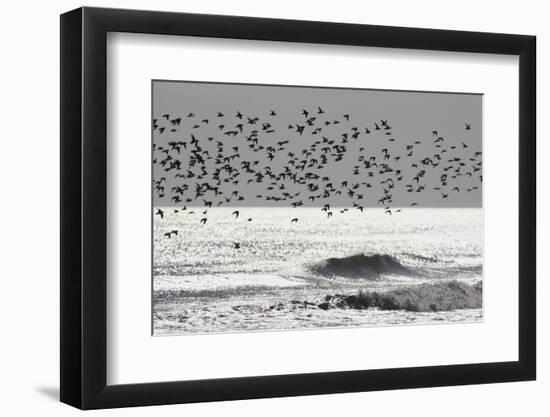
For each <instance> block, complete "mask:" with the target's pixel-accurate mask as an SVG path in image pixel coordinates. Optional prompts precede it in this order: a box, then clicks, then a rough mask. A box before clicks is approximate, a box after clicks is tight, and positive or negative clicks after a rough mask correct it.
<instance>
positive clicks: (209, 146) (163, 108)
mask: <svg viewBox="0 0 550 417" xmlns="http://www.w3.org/2000/svg"><path fill="white" fill-rule="evenodd" d="M152 94H153V97H152V100H153V119H157V125H158V128H157V129H155V130H154V131H153V143H154V145H155V147H156V148H155V150H154V152H153V159H154V160H156V163H154V164H153V177H154V180H157V181H158V180H159V179H160V178H161V177H164V178H166V181H165V182H164V183H163V184H162V186H164V196H163V197H161V195H162V192H161V191H160V190H157V191H156V192H154V204H155V205H156V206H169V205H179V206H182V205H183V204H186V205H188V206H193V205H203V200H207V201H213V202H214V205H216V203H217V202H218V201H222V202H223V204H224V206H279V205H281V206H289V205H290V204H291V202H295V201H302V202H303V204H304V206H323V205H324V204H325V203H329V204H331V205H332V206H341V207H346V206H351V205H352V204H353V202H355V203H357V204H361V205H363V206H365V207H373V206H393V207H397V206H410V205H411V203H417V204H418V206H419V207H480V206H481V181H480V175H481V173H482V171H481V169H480V168H481V164H480V162H481V160H482V157H481V155H477V156H475V155H474V154H475V152H478V151H479V152H480V151H481V150H482V138H481V132H482V126H481V123H482V95H480V94H456V93H426V92H409V91H389V90H364V89H340V88H319V87H294V86H270V85H248V84H225V83H223V84H222V83H197V82H178V81H176V82H174V81H153V92H152ZM318 107H321V108H322V110H323V113H322V114H318ZM303 109H306V110H307V111H308V112H309V114H308V117H307V118H310V117H315V118H316V119H315V120H313V121H310V122H311V123H312V125H311V126H310V125H308V124H307V123H306V120H307V118H306V117H305V116H304V115H303V114H302V110H303ZM271 110H274V111H275V112H276V116H272V115H270V112H271ZM218 112H220V113H223V117H218V116H217V113H218ZM237 112H240V113H242V114H243V118H242V120H239V119H238V118H237V117H236V114H237ZM189 113H193V114H194V116H193V117H187V116H188V114H189ZM164 114H169V120H173V119H175V118H181V123H180V124H179V125H173V124H172V123H171V122H170V121H169V120H166V119H165V118H163V117H162V115H164ZM344 115H349V121H348V120H346V119H345V118H344ZM255 117H257V118H258V119H259V120H258V121H257V122H256V123H254V124H249V123H248V118H251V119H254V118H255ZM204 119H208V123H206V122H204V121H203V120H204ZM381 119H384V120H387V124H388V125H389V126H390V127H391V129H388V130H385V129H384V126H383V124H382V123H381ZM326 121H329V122H330V124H328V125H327V124H325V122H326ZM334 121H338V122H339V123H334ZM263 123H269V124H270V126H268V127H264V128H263V127H262V124H263ZM375 123H376V124H378V126H379V127H380V128H381V129H380V130H376V126H375ZM466 123H467V124H469V125H470V126H471V129H470V130H466V128H465V124H466ZM237 124H243V126H242V129H243V132H242V133H241V132H240V129H239V127H236V125H237ZM220 125H224V127H223V129H219V126H220ZM289 125H292V129H290V128H289ZM297 125H298V126H304V131H303V134H302V135H300V134H299V133H298V132H297V131H296V126H297ZM196 126H199V127H196ZM161 127H165V130H164V131H163V132H162V133H160V130H159V128H161ZM354 127H356V128H357V132H359V135H358V137H357V139H354V138H353V137H352V135H353V134H354V133H355V132H356V131H355V130H353V129H352V128H354ZM172 128H173V129H176V132H171V131H170V130H171V129H172ZM365 128H367V129H369V131H370V133H368V134H367V133H366V131H365ZM316 129H321V130H317V133H316V134H314V132H315V130H316ZM252 130H257V131H258V134H257V140H258V142H257V144H256V145H255V147H254V149H250V147H249V145H250V144H251V142H250V141H247V139H246V137H247V136H248V137H250V136H249V135H250V133H251V131H252ZM270 130H273V131H274V132H272V133H269V132H268V131H270ZM228 131H237V132H238V134H237V135H235V136H229V135H226V134H224V133H226V132H228ZM433 131H437V134H436V135H434V134H433ZM386 133H389V134H386ZM191 135H193V136H194V137H195V138H196V140H197V141H198V143H197V145H198V146H199V151H198V152H200V153H201V155H202V156H204V157H205V161H204V164H203V163H197V164H195V166H193V167H190V165H189V158H190V156H192V154H191V153H190V152H189V151H190V150H191V149H195V150H196V149H197V148H196V147H195V145H193V144H191V143H190V141H191ZM345 135H347V138H346V137H345ZM209 137H211V138H213V139H212V140H211V141H209V140H208V138H209ZM323 137H324V138H326V139H324V141H325V142H324V143H323ZM438 138H443V139H442V140H441V139H440V140H439V141H438V142H436V143H434V141H436V140H437V139H438ZM390 139H394V140H393V141H392V140H390ZM178 141H180V142H186V145H185V146H186V147H187V148H186V149H184V148H183V147H181V149H180V153H179V154H178V153H177V151H176V150H175V149H171V147H170V145H169V144H168V143H169V142H178ZM218 141H220V142H221V143H222V145H221V146H222V147H223V148H218V144H217V142H218ZM280 141H288V143H284V144H283V145H278V144H277V142H280ZM315 141H321V143H320V144H318V145H316V146H314V147H313V148H312V145H314V142H315ZM327 141H334V143H332V144H329V143H327ZM416 141H420V142H421V143H420V144H415V142H416ZM336 145H338V146H341V148H340V150H337V148H331V147H332V146H336ZM407 145H413V148H412V155H410V156H408V155H407V153H409V152H410V150H407V148H406V147H407ZM437 145H440V147H439V148H438V147H436V146H437ZM159 147H160V148H161V149H162V148H164V149H168V150H169V151H168V153H166V150H165V151H164V153H163V152H162V150H159ZM233 147H237V149H238V150H237V151H235V150H233V149H232V148H233ZM261 147H263V149H262V148H261ZM269 147H273V148H275V150H269V149H268V148H269ZM327 147H328V148H330V150H329V149H326V148H327ZM452 147H455V148H454V149H452ZM281 148H284V149H281ZM323 148H325V149H324V150H323ZM344 148H345V149H344ZM383 149H387V152H386V151H382V150H383ZM220 150H221V151H220ZM304 150H305V151H306V152H307V151H309V152H310V154H304V153H303V152H304ZM204 151H206V153H204ZM442 151H443V152H442ZM289 152H290V153H292V154H293V155H294V156H289V155H288V154H289ZM339 152H340V153H342V159H341V160H340V161H336V160H335V159H336V155H337V153H339ZM270 154H271V155H273V160H272V161H270V160H269V159H267V158H268V156H269V155H270ZM385 154H389V157H388V158H387V159H384V155H385ZM167 155H170V158H172V159H169V160H168V161H167V162H166V164H165V166H164V168H163V167H162V166H161V165H160V162H161V161H162V160H163V159H165V158H166V156H167ZM220 155H223V156H231V155H235V156H234V157H233V158H232V159H231V160H229V161H225V162H222V163H217V162H216V157H217V156H220ZM323 155H324V156H323ZM435 155H439V157H440V158H441V159H440V160H439V159H438V158H439V157H435ZM209 156H210V157H211V159H208V157H209ZM294 158H295V159H296V161H295V163H294V165H291V164H289V161H290V160H291V159H294ZM323 158H326V161H324V160H323ZM372 158H375V159H372ZM396 158H397V159H396ZM425 158H429V159H430V160H431V161H427V160H426V159H425ZM471 158H473V160H470V159H471ZM175 159H179V160H180V161H181V170H177V169H170V170H168V171H166V170H165V168H166V167H169V165H170V163H171V162H172V161H174V160H175ZM303 160H305V161H306V162H305V163H304V165H305V166H304V169H303V170H302V169H301V165H300V162H301V161H303ZM449 160H451V161H449ZM243 161H248V162H250V163H251V164H253V163H254V162H255V161H258V162H257V164H256V165H252V166H253V170H254V172H261V173H263V174H265V172H266V167H267V172H271V173H272V175H275V176H277V175H278V174H280V173H282V172H284V171H285V170H287V171H289V170H290V171H291V172H293V173H296V174H297V175H298V178H300V177H303V176H304V175H305V174H306V173H310V174H311V175H312V176H311V177H308V178H307V179H305V180H304V181H301V182H302V183H300V182H298V183H295V181H292V180H290V179H289V178H288V177H287V176H285V177H278V178H276V179H274V178H269V175H264V176H263V177H262V178H261V181H260V182H257V179H258V177H257V176H255V175H254V173H251V172H248V173H247V172H245V169H243V168H242V165H241V164H242V162H243ZM369 161H370V162H373V163H374V164H377V165H369ZM422 161H424V163H423V162H422ZM218 162H219V161H218ZM432 162H433V164H432ZM226 163H227V164H228V165H229V166H230V167H232V168H235V171H234V172H233V174H229V172H227V176H229V175H232V176H231V178H230V179H228V181H223V179H225V178H226V172H225V171H223V172H222V173H221V174H220V177H221V180H220V183H219V186H218V190H219V194H218V195H215V193H214V192H213V191H211V190H210V191H209V190H207V189H206V188H205V189H204V190H205V194H204V195H201V196H200V197H199V198H198V199H196V198H195V188H196V184H197V183H199V184H205V183H208V184H211V185H215V182H216V180H215V179H214V178H212V175H213V173H215V172H216V169H218V168H219V167H221V166H222V165H224V164H226ZM413 164H416V165H417V166H413ZM434 164H435V166H434ZM461 164H463V165H461ZM476 164H477V165H476ZM202 165H203V166H204V170H203V169H202V168H201V166H202ZM297 166H298V168H296V167H297ZM319 166H321V168H319ZM285 167H288V168H285ZM356 167H358V168H356ZM237 170H238V171H237ZM398 171H401V172H400V173H399V172H398ZM422 171H424V172H423V173H422ZM189 172H191V173H192V174H191V175H192V176H190V175H189ZM201 172H202V174H201ZM235 172H239V175H237V176H233V175H235ZM176 174H178V177H176ZM419 174H420V175H419ZM317 175H318V176H319V177H318V178H316V176H317ZM442 175H446V178H445V177H443V179H442ZM455 175H456V178H453V176H455ZM201 176H202V178H201ZM415 177H417V179H415ZM323 178H325V180H324V181H323ZM389 178H391V180H388V179H389ZM398 178H400V179H398ZM235 181H238V182H237V183H235ZM272 181H273V182H275V184H270V183H271V182H272ZM346 181H347V184H346V185H342V182H346ZM382 181H385V182H384V183H381V182H382ZM392 181H393V184H394V186H393V188H389V187H388V186H389V184H390V183H391V182H392ZM309 184H313V185H312V189H311V190H309V189H308V188H307V187H308V185H309ZM327 184H332V186H329V187H328V189H329V194H330V195H329V196H328V197H326V196H327V194H324V195H325V197H319V196H321V195H322V194H323V192H324V190H325V188H326V187H327ZM367 184H368V185H369V186H367ZM355 185H356V188H353V186H355ZM407 185H410V186H412V187H410V186H407ZM182 186H183V187H184V188H185V187H189V189H188V190H185V191H184V193H183V194H180V198H181V199H182V202H177V203H176V202H173V201H171V197H172V196H174V194H173V193H172V192H171V189H172V187H182ZM419 186H420V187H423V188H422V189H420V190H419V191H417V190H418V187H419ZM268 187H273V189H272V190H268V189H267V188H268ZM316 187H318V188H316ZM454 187H458V189H459V190H460V191H456V189H455V190H454V191H453V188H454ZM473 187H478V188H477V189H473V190H472V188H473ZM434 188H440V189H439V190H437V189H434ZM350 189H352V191H353V192H354V194H353V196H351V197H350V196H349V194H348V192H349V190H350ZM411 189H412V191H409V190H411ZM333 190H334V191H333ZM338 190H339V191H340V192H341V195H340V194H339V193H338V192H337V191H338ZM468 190H470V191H468ZM283 193H289V194H291V195H294V194H295V193H300V194H298V195H297V196H296V197H292V198H286V199H283V198H284V194H283ZM444 194H445V195H447V197H446V198H443V195H444ZM257 195H261V196H262V197H260V198H258V197H256V196H257ZM388 195H389V196H391V197H390V198H389V199H388V200H386V201H384V202H382V203H379V200H380V198H382V197H384V196H388ZM239 196H240V197H242V199H241V200H240V201H239V200H238V197H239ZM269 196H270V197H274V198H269ZM309 196H318V197H317V198H315V199H314V200H313V201H311V200H310V199H309ZM359 196H361V199H358V198H359ZM266 197H268V198H266ZM224 198H230V201H229V202H227V201H225V200H224ZM186 199H192V201H186Z"/></svg>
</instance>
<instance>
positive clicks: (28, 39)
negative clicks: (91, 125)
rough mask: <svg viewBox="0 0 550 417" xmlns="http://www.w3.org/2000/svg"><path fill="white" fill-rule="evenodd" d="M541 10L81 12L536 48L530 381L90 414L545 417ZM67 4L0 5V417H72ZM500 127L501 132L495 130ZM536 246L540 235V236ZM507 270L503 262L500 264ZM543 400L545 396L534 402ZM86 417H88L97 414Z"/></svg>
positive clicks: (526, 0) (544, 29)
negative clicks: (65, 198) (62, 333)
mask: <svg viewBox="0 0 550 417" xmlns="http://www.w3.org/2000/svg"><path fill="white" fill-rule="evenodd" d="M545 3H546V2H542V1H535V0H533V1H531V0H523V1H514V2H508V1H503V0H501V1H483V2H480V1H470V0H462V1H460V2H444V1H427V0H414V1H410V0H409V1H407V0H404V1H376V2H374V1H370V2H369V1H357V2H352V1H346V0H339V1H335V2H321V1H319V0H317V1H314V0H311V1H309V0H308V1H299V0H293V1H283V0H278V1H270V2H261V1H258V0H256V1H254V0H232V1H223V0H201V1H195V2H182V1H169V0H156V1H154V2H153V1H151V0H150V1H144V0H133V1H132V0H125V1H118V2H115V1H93V0H88V1H87V3H86V5H88V6H103V7H122V8H138V9H157V10H168V11H181V12H198V13H216V14H237V15H248V16H263V17H279V18H292V19H309V20H326V21H340V22H350V23H370V24H380V25H395V26H416V27H426V28H440V29H460V30H474V31H490V32H509V33H521V34H532V35H536V36H537V37H538V89H537V91H538V120H539V126H538V127H539V129H538V137H539V144H540V146H539V149H538V155H539V156H538V160H539V186H538V192H539V224H538V228H539V250H538V254H539V259H540V261H539V275H538V276H539V286H538V294H539V295H538V300H539V303H538V305H539V307H538V313H539V316H538V317H539V321H538V331H539V333H538V334H539V339H538V349H539V355H538V357H539V358H538V359H539V366H538V375H539V376H538V381H537V382H527V383H508V384H497V385H484V386H467V387H451V388H432V389H422V390H405V391H389V392H377V393H360V394H346V395H325V396H314V397H301V398H290V399H289V398H287V399H270V400H255V401H237V402H230V403H210V404H194V405H180V406H165V407H146V408H140V409H122V410H110V411H100V412H98V413H97V414H99V415H113V414H115V413H116V414H117V415H132V416H134V415H139V416H146V415H155V416H156V415H161V416H162V415H181V414H184V413H185V414H187V415H193V416H214V415H221V414H223V415H225V416H233V415H235V416H237V415H238V416H255V415H260V414H261V415H298V414H302V415H304V414H305V415H309V414H314V415H317V416H320V415H322V416H324V415H327V416H328V415H334V414H337V413H343V414H347V413H360V414H362V415H368V414H375V415H377V414H379V415H407V416H426V417H427V416H441V415H444V416H446V417H447V416H448V417H452V416H461V417H463V416H465V415H468V416H470V415H480V416H481V415H484V414H486V415H499V416H507V415H518V414H520V413H521V414H524V415H531V416H542V415H548V412H549V411H550V405H549V401H548V392H550V382H549V378H550V365H549V360H548V355H549V353H548V352H550V350H549V336H550V326H548V323H547V320H548V318H549V317H550V308H549V305H550V304H549V303H548V302H546V303H545V299H546V298H547V297H550V285H549V283H548V280H547V278H548V273H549V272H550V269H549V267H548V262H546V260H545V259H544V258H545V256H547V252H548V250H549V249H550V246H549V239H548V232H549V226H550V225H549V222H548V220H547V218H544V216H543V215H541V213H542V212H543V211H544V210H545V209H549V208H550V204H549V203H550V202H549V201H548V200H549V194H550V193H549V192H548V190H543V185H544V184H545V183H547V182H546V181H545V180H547V179H548V177H549V175H550V168H549V165H547V166H546V167H541V165H542V162H543V161H545V160H546V158H545V155H546V156H550V154H549V152H550V151H549V149H548V144H543V143H542V142H543V141H542V138H543V137H544V136H545V133H547V131H548V129H547V126H545V125H544V123H543V120H542V119H543V114H545V113H544V110H545V107H544V105H545V103H544V102H543V100H544V99H546V97H548V96H549V93H550V91H549V83H548V82H547V80H546V77H545V75H544V73H545V72H546V74H549V71H548V67H549V66H548V61H549V59H550V48H549V47H548V42H549V41H550V26H549V25H548V18H547V17H548V10H545V9H546V8H545ZM81 5H82V3H80V2H78V1H72V0H59V1H56V2H55V3H54V2H39V1H26V2H24V1H10V2H4V4H3V5H2V18H1V22H0V30H1V32H2V33H1V35H2V36H1V37H0V42H1V45H2V47H1V49H0V56H1V65H0V72H1V74H2V77H1V78H0V80H1V81H2V88H1V89H0V106H1V109H0V121H1V129H0V132H2V133H1V134H0V154H1V159H0V170H1V175H0V181H1V182H0V184H1V187H2V188H1V190H2V193H1V195H2V196H3V204H1V205H0V244H1V248H0V249H1V251H0V253H1V254H2V256H1V261H0V262H1V263H0V265H1V267H0V271H1V272H0V280H1V283H2V285H1V286H0V294H1V301H0V323H1V331H2V339H1V342H0V398H1V400H0V410H1V414H3V415H7V416H11V415H36V414H38V413H39V414H40V415H60V416H64V415H73V414H76V413H77V411H76V410H75V409H72V408H70V407H68V406H66V405H62V404H60V403H58V402H57V395H58V389H59V388H58V378H59V371H58V368H59V361H58V355H59V354H58V349H59V343H58V339H59V325H58V311H59V294H58V293H59V285H58V282H59V278H58V277H59V214H58V213H59V185H58V184H59V17H58V15H59V14H60V13H62V12H64V11H67V10H70V9H73V8H76V7H79V6H81ZM504 123H505V121H504ZM543 235H544V236H543ZM505 261H506V260H505V259H503V262H505ZM544 394H546V395H544ZM97 414H96V413H94V415H97Z"/></svg>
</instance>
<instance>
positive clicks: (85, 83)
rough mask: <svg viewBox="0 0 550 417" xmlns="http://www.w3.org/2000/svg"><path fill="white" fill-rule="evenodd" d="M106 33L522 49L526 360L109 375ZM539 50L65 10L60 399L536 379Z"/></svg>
mask: <svg viewBox="0 0 550 417" xmlns="http://www.w3.org/2000/svg"><path fill="white" fill-rule="evenodd" d="M108 32H130V33H146V34H162V35H174V36H179V35H185V36H198V37H214V38H234V39H253V40H269V41H285V42H304V43H318V44H332V45H355V46H370V47H381V48H404V49H420V50H440V51H456V52H475V53H490V54H506V55H516V56H518V57H519V106H518V108H519V132H518V137H519V155H518V158H519V271H518V273H519V293H518V298H519V321H518V323H519V329H518V332H519V346H518V349H519V350H518V352H519V357H518V360H517V361H512V362H495V363H477V364H467V365H459V364H456V365H455V364H449V365H445V366H428V367H411V368H398V369H376V370H356V371H344V372H326V373H308V374H293V375H272V376H256V377H239V378H225V379H209V380H199V381H177V382H162V383H143V384H131V385H112V386H109V385H107V383H106V381H107V379H106V376H107V332H106V329H107V303H106V300H107V285H106V282H107V272H106V269H107V268H106V267H107V262H106V261H107V259H106V258H107V253H106V246H107V201H106V200H107V181H108V178H107V172H106V171H107V169H106V168H107V164H106V162H107V139H106V138H107V135H106V132H107V111H106V98H107V73H106V63H107V62H106V61H107V54H106V46H107V33H108ZM535 51H536V38H535V37H534V36H524V35H510V34H495V33H481V32H461V31H449V30H431V29H416V28H403V27H387V26H372V25H358V24H341V23H324V22H313V21H295V20H279V19H265V18H251V17H236V16H218V15H201V14H187V13H171V12H153V11H136V10H120V9H102V8H88V7H84V8H79V9H76V10H73V11H70V12H68V13H65V14H63V15H61V54H60V56H61V309H60V315H61V382H60V383H61V401H62V402H64V403H67V404H70V405H72V406H75V407H78V408H81V409H96V408H112V407H125V406H144V405H157V404H174V403H190V402H202V401H219V400H238V399H251V398H266V397H283V396H299V395H314V394H328V393H344V392H358V391H376V390H388V389H402V388H421V387H434V386H449V385H464V384H482V383H496V382H507V381H525V380H533V379H535V377H536V266H535V265H536V262H535V261H536V259H535V257H536V157H535V156H536V145H535V134H536V131H535V122H536V119H535V117H536V116H535V108H536V91H535V87H536V81H535V80H536V77H535V75H536V69H535V68H536V65H535V63H536V52H535Z"/></svg>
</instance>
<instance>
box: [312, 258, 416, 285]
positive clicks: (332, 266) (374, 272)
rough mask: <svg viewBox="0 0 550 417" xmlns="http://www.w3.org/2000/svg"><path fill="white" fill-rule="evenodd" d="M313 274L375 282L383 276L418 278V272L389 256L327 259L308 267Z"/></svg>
mask: <svg viewBox="0 0 550 417" xmlns="http://www.w3.org/2000/svg"><path fill="white" fill-rule="evenodd" d="M308 269H309V270H310V271H311V272H313V273H314V274H318V275H321V276H325V277H335V276H341V277H346V278H362V279H371V280H377V279H380V278H381V277H382V276H384V275H400V276H419V275H421V274H420V273H419V272H417V271H414V270H412V269H411V268H409V267H406V266H404V265H403V264H401V263H400V262H399V260H397V259H396V258H394V257H393V256H390V255H364V254H358V255H352V256H346V257H343V258H328V259H325V260H323V261H321V262H318V263H314V264H311V265H308Z"/></svg>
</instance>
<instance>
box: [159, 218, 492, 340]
mask: <svg viewBox="0 0 550 417" xmlns="http://www.w3.org/2000/svg"><path fill="white" fill-rule="evenodd" d="M174 209H177V208H169V207H166V208H162V210H164V212H165V216H164V218H163V219H160V218H159V217H158V216H155V222H154V274H153V275H154V276H153V289H154V294H153V296H154V297H153V298H154V311H153V320H154V333H155V334H186V333H203V332H224V331H231V332H234V331H242V330H275V329H300V328H317V327H339V326H365V325H393V324H410V323H429V322H439V323H441V322H456V321H468V322H471V321H477V320H480V319H481V317H482V313H481V309H474V310H456V311H451V312H432V313H418V312H406V311H387V310H386V311H381V310H376V309H368V310H352V309H335V310H329V311H324V310H322V309H319V308H318V307H317V306H316V304H317V303H318V302H320V300H322V299H323V298H324V297H325V296H326V295H329V294H335V293H349V294H353V293H356V292H357V291H359V290H377V291H385V290H389V289H392V288H396V287H403V286H409V285H416V284H418V283H422V282H426V281H430V282H436V281H439V280H448V279H457V280H462V281H468V282H476V281H478V280H480V279H481V278H482V244H483V229H482V224H483V216H482V210H481V209H444V208H437V209H420V208H414V209H412V208H404V209H403V211H402V212H400V213H395V214H394V215H392V216H389V215H387V214H384V212H383V210H380V209H366V210H365V211H364V212H363V213H361V212H360V211H359V210H357V209H350V210H349V211H347V212H345V213H340V211H339V210H336V209H333V210H332V211H333V212H334V213H335V214H334V216H333V217H332V218H330V219H327V217H326V214H325V213H324V212H321V211H320V209H319V208H297V209H293V208H265V207H262V208H259V207H251V208H247V207H244V208H238V210H239V212H240V213H239V217H238V218H237V219H235V217H234V216H232V212H233V211H234V210H237V209H235V208H215V209H208V214H207V216H205V215H203V214H202V211H203V210H204V208H197V207H195V208H188V209H187V210H183V211H181V210H180V211H179V212H178V213H174ZM155 211H156V209H155ZM192 211H193V212H194V213H195V214H190V212H192ZM204 217H207V218H208V220H207V223H206V224H205V225H201V224H200V223H199V220H200V219H201V218H204ZM293 218H298V222H297V223H291V219H293ZM248 219H252V220H251V221H248ZM171 230H178V235H177V236H172V237H171V238H170V239H169V238H167V237H165V236H164V233H166V232H168V231H171ZM235 243H239V244H240V248H238V249H236V248H235ZM356 254H365V255H374V254H380V255H389V256H391V257H392V258H394V259H395V260H397V261H398V262H399V263H400V264H401V265H403V266H404V267H406V268H407V269H409V270H411V271H413V272H414V274H407V275H396V274H395V273H392V271H388V273H384V272H382V273H380V274H374V275H372V276H368V277H364V278H358V277H351V276H347V277H346V276H339V275H330V274H328V275H326V274H325V275H321V274H319V273H318V270H319V269H318V268H315V267H316V266H319V265H322V264H323V262H325V261H326V260H327V259H328V258H335V257H336V258H344V257H349V256H352V255H356Z"/></svg>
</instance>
